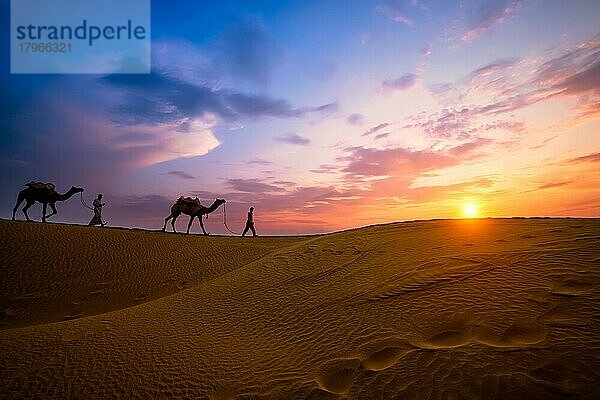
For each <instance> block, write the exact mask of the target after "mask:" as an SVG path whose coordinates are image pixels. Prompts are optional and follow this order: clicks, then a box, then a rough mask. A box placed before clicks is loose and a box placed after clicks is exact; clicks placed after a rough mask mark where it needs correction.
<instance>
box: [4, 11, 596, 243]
mask: <svg viewBox="0 0 600 400" xmlns="http://www.w3.org/2000/svg"><path fill="white" fill-rule="evenodd" d="M220 3H223V4H220ZM1 4H2V8H1V15H2V26H3V29H2V42H1V43H0V46H1V48H2V49H1V51H2V53H3V54H4V55H5V56H4V57H2V61H1V70H0V85H1V87H2V90H1V92H0V107H1V110H2V111H1V115H0V117H1V118H0V132H1V133H0V168H1V169H0V171H1V172H0V180H1V182H0V183H1V185H2V196H1V198H0V217H3V218H9V217H10V214H11V211H12V207H13V206H14V201H15V199H16V196H17V193H18V191H19V190H21V189H22V188H23V185H24V184H25V183H26V182H29V181H30V180H39V181H49V182H54V183H55V184H56V186H57V188H58V190H59V192H64V191H66V190H67V189H68V188H69V187H70V186H71V185H75V186H82V187H84V188H85V189H86V191H85V193H84V194H85V198H86V201H87V202H89V203H91V201H92V199H93V197H94V196H95V194H96V193H99V192H102V193H103V194H104V197H105V200H106V202H107V206H106V208H105V209H104V215H105V219H107V220H108V221H109V223H110V225H112V226H131V227H144V228H160V227H162V223H163V219H164V217H165V216H166V215H168V214H169V208H170V206H171V204H172V203H173V201H174V200H175V199H176V198H177V197H179V196H180V195H191V196H198V197H199V198H200V199H201V201H202V203H203V204H206V205H208V204H210V203H211V202H212V201H213V200H214V199H215V198H217V197H219V198H224V199H226V200H227V201H228V203H227V213H228V219H229V220H228V224H229V226H230V227H231V228H233V229H235V230H240V229H241V228H242V227H243V223H244V219H245V213H246V212H247V209H248V207H250V206H254V207H255V209H256V211H255V220H256V227H257V229H258V232H259V234H261V233H262V234H295V233H315V232H328V231H334V230H339V229H345V228H349V227H357V226H364V225H368V224H373V223H385V222H391V221H399V220H411V219H427V218H456V217H464V216H483V217H485V216H491V217H503V216H587V217H592V216H595V217H598V216H600V118H599V117H600V25H599V24H598V21H600V2H599V1H570V2H565V1H543V0H537V1H536V0H532V1H484V2H480V1H478V2H475V1H457V2H452V1H421V0H412V1H410V0H409V1H385V0H378V1H323V0H315V1H294V2H292V1H289V2H286V1H223V2H216V1H194V2H185V3H184V2H167V1H164V2H159V1H153V2H152V26H151V31H152V73H151V74H149V75H110V76H98V75H86V74H81V75H11V74H10V72H9V59H8V54H9V32H8V26H9V21H10V18H9V16H10V14H9V2H8V1H6V0H1ZM184 4H185V5H184ZM98 62H106V63H119V62H120V60H119V59H115V58H111V59H106V60H98ZM469 204H470V206H467V205H469ZM57 207H58V210H59V214H58V215H57V216H56V220H55V221H62V222H74V223H87V222H88V220H89V218H90V216H91V215H90V211H89V210H86V209H84V208H83V207H82V206H81V204H80V202H79V199H78V198H72V199H71V200H69V201H68V202H66V203H59V204H57ZM473 210H475V212H472V211H473ZM467 211H469V212H468V213H467ZM30 214H31V216H32V217H34V218H36V219H39V216H40V214H41V206H39V205H36V206H35V207H34V208H32V211H31V212H30ZM18 217H19V218H20V219H23V215H22V213H20V211H19V215H18ZM186 223H187V217H185V216H184V217H183V218H182V220H181V222H180V224H181V225H179V227H180V229H184V227H185V224H186ZM206 227H207V229H208V230H209V231H210V232H211V233H225V231H224V227H223V224H222V214H221V210H219V211H218V212H216V213H215V214H214V215H211V217H210V218H209V219H208V220H207V222H206ZM194 231H195V232H197V231H198V227H197V225H196V226H195V227H194Z"/></svg>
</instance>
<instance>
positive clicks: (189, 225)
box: [186, 215, 196, 234]
mask: <svg viewBox="0 0 600 400" xmlns="http://www.w3.org/2000/svg"><path fill="white" fill-rule="evenodd" d="M194 218H196V217H195V216H193V215H192V216H190V221H189V222H188V227H187V232H186V234H189V233H190V228H191V227H192V223H193V222H194Z"/></svg>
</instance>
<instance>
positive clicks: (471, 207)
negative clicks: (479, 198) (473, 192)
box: [463, 203, 477, 218]
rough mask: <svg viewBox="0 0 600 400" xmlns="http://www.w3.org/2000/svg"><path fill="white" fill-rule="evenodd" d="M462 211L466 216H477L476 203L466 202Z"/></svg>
mask: <svg viewBox="0 0 600 400" xmlns="http://www.w3.org/2000/svg"><path fill="white" fill-rule="evenodd" d="M463 213H464V214H465V217H466V218H475V217H477V204H475V203H467V204H465V206H464V208H463Z"/></svg>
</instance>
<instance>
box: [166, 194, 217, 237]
mask: <svg viewBox="0 0 600 400" xmlns="http://www.w3.org/2000/svg"><path fill="white" fill-rule="evenodd" d="M224 203H225V200H223V199H216V200H215V201H214V203H212V204H211V205H210V207H204V206H203V205H202V204H200V200H198V199H197V198H196V199H192V198H190V197H187V198H186V197H183V196H181V197H180V198H178V199H177V201H176V202H175V204H173V206H171V214H170V215H169V216H168V217H167V218H165V225H164V226H163V228H162V231H163V232H164V231H165V230H166V229H167V222H169V220H171V226H172V227H173V232H177V231H176V230H175V221H176V220H177V218H178V217H179V216H180V215H181V214H185V215H189V216H190V221H189V222H188V226H187V232H186V233H190V227H191V226H192V222H194V218H196V217H197V218H198V221H200V228H202V232H203V233H204V234H205V235H208V233H207V232H206V229H204V224H203V223H202V216H203V215H208V214H210V213H211V212H213V211H215V210H216V209H217V208H219V206H220V205H221V204H224Z"/></svg>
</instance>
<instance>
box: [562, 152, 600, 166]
mask: <svg viewBox="0 0 600 400" xmlns="http://www.w3.org/2000/svg"><path fill="white" fill-rule="evenodd" d="M569 162H570V163H574V164H578V163H590V162H592V163H595V162H600V153H592V154H588V155H586V156H581V157H576V158H572V159H570V160H569Z"/></svg>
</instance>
